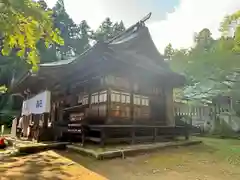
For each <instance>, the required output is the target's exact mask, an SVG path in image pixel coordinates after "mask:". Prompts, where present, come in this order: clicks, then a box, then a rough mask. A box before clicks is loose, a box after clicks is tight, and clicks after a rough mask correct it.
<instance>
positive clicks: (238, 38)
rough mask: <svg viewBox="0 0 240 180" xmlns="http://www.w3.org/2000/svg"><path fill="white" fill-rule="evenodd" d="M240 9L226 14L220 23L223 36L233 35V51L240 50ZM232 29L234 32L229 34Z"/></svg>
mask: <svg viewBox="0 0 240 180" xmlns="http://www.w3.org/2000/svg"><path fill="white" fill-rule="evenodd" d="M239 20H240V10H239V11H237V12H235V13H233V14H231V15H228V16H226V17H225V18H224V20H223V22H222V23H221V27H220V31H222V33H223V35H224V36H231V35H234V36H233V37H234V42H235V44H234V48H233V50H234V51H235V52H240V23H239ZM232 30H234V33H233V34H231V32H232Z"/></svg>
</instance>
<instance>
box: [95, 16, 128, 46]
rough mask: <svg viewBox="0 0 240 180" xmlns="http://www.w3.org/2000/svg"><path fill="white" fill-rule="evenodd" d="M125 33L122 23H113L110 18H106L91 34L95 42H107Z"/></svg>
mask: <svg viewBox="0 0 240 180" xmlns="http://www.w3.org/2000/svg"><path fill="white" fill-rule="evenodd" d="M124 31H125V26H124V24H123V22H122V21H121V22H120V23H117V22H116V23H113V22H112V21H111V20H110V18H106V19H105V20H104V21H103V22H102V24H101V25H100V26H99V28H98V29H97V31H96V32H94V34H93V39H94V40H96V41H107V40H110V39H112V38H113V37H115V36H117V35H119V34H120V33H122V32H124Z"/></svg>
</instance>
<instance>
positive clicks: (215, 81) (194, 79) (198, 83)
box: [169, 28, 240, 98]
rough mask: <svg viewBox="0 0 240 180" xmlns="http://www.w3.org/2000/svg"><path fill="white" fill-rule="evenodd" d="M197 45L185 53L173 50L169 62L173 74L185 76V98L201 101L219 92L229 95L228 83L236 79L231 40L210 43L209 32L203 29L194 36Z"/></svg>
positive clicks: (235, 63)
mask: <svg viewBox="0 0 240 180" xmlns="http://www.w3.org/2000/svg"><path fill="white" fill-rule="evenodd" d="M195 37H196V38H195V42H196V45H195V46H194V47H193V48H192V49H190V50H188V51H186V50H181V49H180V50H174V54H173V56H172V58H171V61H170V62H169V63H170V65H171V67H172V68H173V70H174V71H176V72H179V73H184V74H185V75H186V77H187V81H188V82H187V86H186V87H185V88H184V92H185V93H183V94H184V96H187V97H191V98H196V97H197V98H202V97H208V96H214V95H217V94H218V93H229V88H230V86H232V83H230V84H229V82H230V81H236V78H237V77H238V76H239V75H238V74H239V73H238V72H237V71H236V69H237V68H238V67H240V61H239V60H238V59H239V57H238V54H236V53H234V52H233V51H232V49H233V47H234V39H233V38H231V37H221V38H219V39H217V40H213V38H212V37H211V32H210V31H209V30H208V29H206V28H205V29H203V30H202V31H200V32H199V33H198V34H197V35H196V36H195Z"/></svg>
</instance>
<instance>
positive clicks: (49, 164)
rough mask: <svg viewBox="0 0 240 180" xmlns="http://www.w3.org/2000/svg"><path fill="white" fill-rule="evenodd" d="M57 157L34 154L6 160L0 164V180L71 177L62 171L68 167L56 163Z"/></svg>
mask: <svg viewBox="0 0 240 180" xmlns="http://www.w3.org/2000/svg"><path fill="white" fill-rule="evenodd" d="M57 160H58V157H56V156H54V155H51V154H46V153H44V154H35V155H31V156H24V157H21V158H19V157H18V158H8V159H5V160H3V161H2V162H1V165H0V179H1V180H22V179H24V180H43V179H54V180H63V179H69V178H71V177H72V175H71V174H70V173H67V172H66V171H64V170H62V168H61V167H62V166H68V164H66V163H64V162H57Z"/></svg>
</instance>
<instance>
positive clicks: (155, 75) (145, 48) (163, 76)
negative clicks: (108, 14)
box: [10, 16, 188, 145]
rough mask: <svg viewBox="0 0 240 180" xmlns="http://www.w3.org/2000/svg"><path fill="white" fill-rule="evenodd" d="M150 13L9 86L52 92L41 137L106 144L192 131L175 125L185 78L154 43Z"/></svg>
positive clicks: (16, 89)
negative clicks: (178, 92)
mask: <svg viewBox="0 0 240 180" xmlns="http://www.w3.org/2000/svg"><path fill="white" fill-rule="evenodd" d="M149 17H150V16H149ZM149 17H146V18H145V19H143V20H141V21H139V22H138V23H136V24H135V25H133V26H131V27H130V28H128V29H127V30H126V31H125V32H124V33H122V34H120V35H118V36H117V37H115V38H113V39H111V40H109V41H108V42H98V43H96V44H95V45H94V46H93V47H92V48H90V49H89V50H87V51H86V52H84V53H83V54H81V55H79V56H78V57H76V58H73V59H70V60H62V61H58V62H53V63H47V64H41V65H40V68H39V71H38V73H37V74H33V73H31V72H29V71H28V72H26V73H25V74H24V75H23V76H22V77H20V78H19V79H18V80H16V81H15V82H14V83H13V86H12V88H11V90H10V92H11V93H23V92H24V91H25V92H26V90H27V91H28V92H29V93H28V95H27V97H26V96H25V97H26V98H30V97H33V96H35V95H37V94H39V93H41V92H43V91H44V90H48V91H50V92H51V99H50V100H49V101H50V104H51V108H50V111H49V112H44V114H45V116H44V121H43V124H45V125H43V126H41V127H39V128H41V129H42V130H41V132H42V133H40V135H39V136H41V135H42V136H46V134H47V136H48V137H44V138H42V137H40V139H46V138H50V136H53V137H54V138H55V139H58V140H61V139H64V140H73V139H75V140H78V141H82V142H85V141H93V142H98V143H101V144H102V145H103V144H105V143H109V142H123V141H124V142H125V141H127V142H131V143H135V142H140V141H158V140H162V139H164V138H174V137H175V136H185V137H188V131H187V128H186V127H178V126H175V120H174V113H173V88H176V87H179V86H182V85H183V84H184V82H185V78H184V77H183V76H181V75H179V74H176V73H174V72H173V71H172V70H171V69H170V68H169V66H168V64H167V62H165V61H164V58H163V56H162V55H161V54H160V53H159V52H158V50H157V48H156V47H155V45H154V43H153V41H152V38H151V36H150V33H149V30H148V28H147V27H146V26H145V20H147V19H148V18H149ZM30 114H31V113H30ZM31 116H32V117H34V116H35V114H31ZM38 117H40V116H39V115H38ZM30 119H31V118H30ZM46 123H48V124H51V125H50V126H47V125H46ZM47 132H48V133H47Z"/></svg>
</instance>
